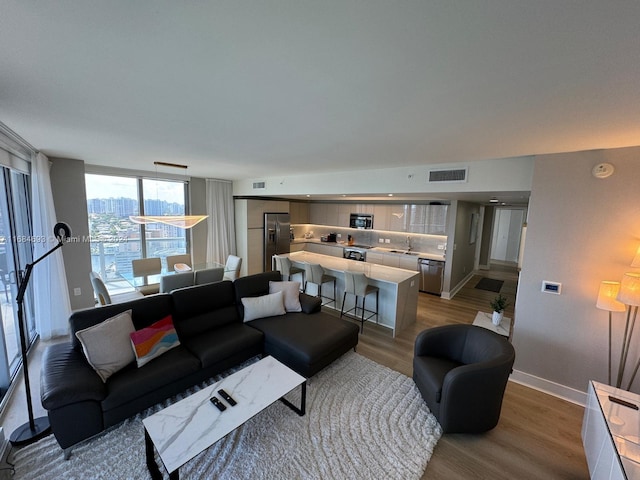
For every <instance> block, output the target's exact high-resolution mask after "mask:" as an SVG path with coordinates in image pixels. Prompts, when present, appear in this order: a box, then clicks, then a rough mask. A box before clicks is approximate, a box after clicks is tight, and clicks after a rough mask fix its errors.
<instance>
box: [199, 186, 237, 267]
mask: <svg viewBox="0 0 640 480" xmlns="http://www.w3.org/2000/svg"><path fill="white" fill-rule="evenodd" d="M206 201H207V215H209V218H208V219H207V225H208V229H209V231H208V235H207V262H218V263H225V262H226V260H227V256H228V255H235V253H236V227H235V220H234V218H235V217H234V205H233V184H232V183H231V182H230V181H228V180H215V179H207V196H206Z"/></svg>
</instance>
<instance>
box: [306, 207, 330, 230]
mask: <svg viewBox="0 0 640 480" xmlns="http://www.w3.org/2000/svg"><path fill="white" fill-rule="evenodd" d="M327 207H328V205H327V204H326V203H312V204H311V205H310V206H309V220H310V222H309V223H312V224H314V225H327Z"/></svg>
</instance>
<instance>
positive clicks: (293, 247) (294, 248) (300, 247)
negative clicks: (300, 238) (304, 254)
mask: <svg viewBox="0 0 640 480" xmlns="http://www.w3.org/2000/svg"><path fill="white" fill-rule="evenodd" d="M304 247H305V244H304V243H292V244H291V247H290V249H289V251H290V252H301V251H302V250H304Z"/></svg>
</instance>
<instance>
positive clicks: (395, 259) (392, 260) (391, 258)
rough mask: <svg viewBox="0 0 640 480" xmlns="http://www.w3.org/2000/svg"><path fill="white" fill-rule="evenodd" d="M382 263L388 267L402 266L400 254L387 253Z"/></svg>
mask: <svg viewBox="0 0 640 480" xmlns="http://www.w3.org/2000/svg"><path fill="white" fill-rule="evenodd" d="M382 264H383V265H385V266H387V267H395V268H400V255H393V254H385V255H384V258H383V259H382Z"/></svg>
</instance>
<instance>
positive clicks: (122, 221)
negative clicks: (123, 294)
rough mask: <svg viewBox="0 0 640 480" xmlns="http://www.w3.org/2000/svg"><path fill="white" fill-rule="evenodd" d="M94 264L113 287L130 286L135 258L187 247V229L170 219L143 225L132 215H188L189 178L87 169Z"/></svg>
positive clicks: (174, 253)
mask: <svg viewBox="0 0 640 480" xmlns="http://www.w3.org/2000/svg"><path fill="white" fill-rule="evenodd" d="M85 183H86V190H87V211H88V216H89V234H90V236H91V264H92V268H93V270H94V271H95V272H98V273H99V274H100V276H101V277H102V279H103V280H104V281H105V283H106V284H107V287H108V288H109V290H110V291H112V292H117V291H118V290H119V289H126V288H127V287H128V286H129V285H128V283H127V282H123V281H122V279H123V276H128V275H130V274H131V260H133V259H137V258H147V257H160V258H162V259H163V262H164V261H165V260H164V259H165V258H166V257H167V255H176V254H180V253H187V252H188V251H189V245H188V243H187V242H188V236H187V234H186V231H185V230H184V229H180V228H178V227H174V226H171V225H166V224H164V223H150V224H145V225H140V224H138V223H135V222H133V221H131V219H130V218H129V217H130V216H131V215H155V216H159V215H184V214H185V213H186V209H185V205H186V194H187V191H186V183H185V182H184V181H178V180H164V179H163V180H161V179H149V178H140V177H130V176H119V175H118V176H116V175H102V174H91V173H88V174H86V175H85Z"/></svg>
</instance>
